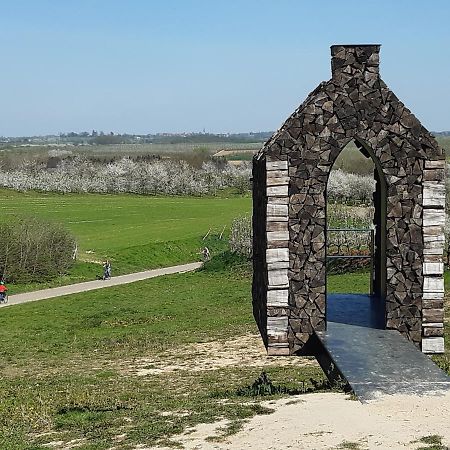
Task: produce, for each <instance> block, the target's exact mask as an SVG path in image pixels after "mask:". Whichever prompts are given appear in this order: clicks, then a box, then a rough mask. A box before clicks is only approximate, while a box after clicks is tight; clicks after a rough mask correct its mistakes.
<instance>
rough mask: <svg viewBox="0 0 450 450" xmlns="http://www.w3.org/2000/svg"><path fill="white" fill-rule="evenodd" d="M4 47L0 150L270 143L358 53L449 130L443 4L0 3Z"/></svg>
mask: <svg viewBox="0 0 450 450" xmlns="http://www.w3.org/2000/svg"><path fill="white" fill-rule="evenodd" d="M0 42H1V43H2V45H1V53H0V61H1V69H0V92H1V95H0V136H1V135H3V136H15V135H33V134H46V133H59V132H66V131H83V130H87V131H90V130H92V129H96V130H103V131H105V132H109V131H114V132H133V133H152V132H165V131H167V132H183V131H201V130H203V129H205V130H206V131H209V132H241V131H259V130H274V129H276V128H278V126H279V125H280V124H281V123H282V122H283V121H284V120H285V118H286V117H287V116H288V115H289V114H290V113H291V112H292V111H293V109H295V108H296V107H297V106H298V104H300V103H301V102H302V101H303V99H304V98H305V97H306V95H307V94H308V93H309V92H310V91H311V90H312V89H314V88H315V87H316V86H317V84H319V83H320V82H321V81H324V80H327V79H329V78H330V76H331V73H330V49H329V47H330V45H332V44H353V43H380V44H382V48H381V75H382V77H383V79H384V80H385V82H386V83H387V84H388V86H389V87H391V89H393V90H394V92H395V93H396V94H397V96H398V97H399V98H400V99H401V100H402V101H403V102H404V103H405V104H406V106H408V107H409V108H410V109H411V110H412V111H413V112H414V113H415V114H416V116H417V117H418V118H419V119H420V120H422V122H423V124H424V125H425V126H426V127H427V128H428V129H430V130H435V131H440V130H450V107H449V105H450V2H449V1H448V0H445V1H444V0H433V1H427V2H425V1H423V0H409V1H406V0H405V1H404V0H396V1H394V0H391V1H385V0H378V1H371V0H364V1H363V0H360V1H352V0H340V1H332V0H328V1H325V0H315V1H301V0H296V1H291V0H272V1H267V0H258V1H256V0H255V1H253V0H240V1H238V0H228V1H225V0H224V1H222V0H209V1H206V0H205V1H202V0H191V1H190V0H185V1H182V0H164V1H153V0H147V1H144V0H127V1H123V0H121V1H116V0H29V1H25V0H0Z"/></svg>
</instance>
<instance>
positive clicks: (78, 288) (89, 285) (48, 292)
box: [0, 262, 202, 308]
mask: <svg viewBox="0 0 450 450" xmlns="http://www.w3.org/2000/svg"><path fill="white" fill-rule="evenodd" d="M201 265H202V263H201V262H195V263H190V264H182V265H179V266H172V267H165V268H162V269H154V270H147V271H145V272H136V273H130V274H128V275H120V276H117V277H112V278H111V279H110V280H95V281H86V282H84V283H77V284H70V285H68V286H61V287H56V288H51V289H42V290H40V291H34V292H26V293H24V294H16V295H10V296H9V301H8V303H2V304H0V308H4V307H6V306H12V305H18V304H20V303H28V302H35V301H37V300H44V299H46V298H52V297H60V296H62V295H68V294H77V293H79V292H86V291H92V290H94V289H102V288H107V287H111V286H118V285H120V284H128V283H134V282H136V281H142V280H147V279H148V278H154V277H159V276H161V275H169V274H173V273H183V272H191V271H193V270H195V269H198V268H200V267H201Z"/></svg>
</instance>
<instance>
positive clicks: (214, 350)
mask: <svg viewBox="0 0 450 450" xmlns="http://www.w3.org/2000/svg"><path fill="white" fill-rule="evenodd" d="M305 365H314V366H315V365H317V362H316V361H315V359H308V358H301V357H296V358H293V357H289V356H285V357H283V356H277V357H273V356H272V357H270V356H267V353H266V349H265V347H264V345H263V343H262V340H261V337H260V336H259V335H256V334H252V335H245V336H241V337H239V338H237V339H233V340H228V341H213V342H204V343H199V344H190V345H185V346H181V347H177V348H176V349H174V350H168V351H167V352H165V353H164V354H162V355H158V356H154V357H153V356H152V357H145V358H139V359H135V360H133V361H125V362H124V363H122V364H121V366H122V367H123V370H126V371H127V372H128V373H130V372H131V373H133V374H134V375H138V376H145V375H159V374H162V373H168V372H174V371H177V370H188V371H191V372H200V371H205V370H217V369H222V368H226V367H270V366H277V367H280V366H283V367H287V366H291V367H299V366H305Z"/></svg>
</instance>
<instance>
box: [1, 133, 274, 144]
mask: <svg viewBox="0 0 450 450" xmlns="http://www.w3.org/2000/svg"><path fill="white" fill-rule="evenodd" d="M272 133H273V132H272V131H259V132H247V133H219V134H215V133H206V132H200V133H198V132H197V133H193V132H186V133H156V134H128V133H125V134H115V133H114V132H112V131H111V132H104V131H97V130H92V131H91V132H88V131H83V132H80V133H76V132H68V133H60V134H58V135H55V134H50V135H45V136H20V137H1V136H0V145H2V146H8V147H34V146H36V147H37V146H52V145H54V146H58V147H61V146H65V145H66V146H78V145H83V146H84V145H113V144H178V143H202V142H230V143H233V142H236V143H237V142H239V143H242V142H244V143H245V142H249V143H251V142H263V141H265V140H267V139H268V138H269V137H270V136H271V135H272Z"/></svg>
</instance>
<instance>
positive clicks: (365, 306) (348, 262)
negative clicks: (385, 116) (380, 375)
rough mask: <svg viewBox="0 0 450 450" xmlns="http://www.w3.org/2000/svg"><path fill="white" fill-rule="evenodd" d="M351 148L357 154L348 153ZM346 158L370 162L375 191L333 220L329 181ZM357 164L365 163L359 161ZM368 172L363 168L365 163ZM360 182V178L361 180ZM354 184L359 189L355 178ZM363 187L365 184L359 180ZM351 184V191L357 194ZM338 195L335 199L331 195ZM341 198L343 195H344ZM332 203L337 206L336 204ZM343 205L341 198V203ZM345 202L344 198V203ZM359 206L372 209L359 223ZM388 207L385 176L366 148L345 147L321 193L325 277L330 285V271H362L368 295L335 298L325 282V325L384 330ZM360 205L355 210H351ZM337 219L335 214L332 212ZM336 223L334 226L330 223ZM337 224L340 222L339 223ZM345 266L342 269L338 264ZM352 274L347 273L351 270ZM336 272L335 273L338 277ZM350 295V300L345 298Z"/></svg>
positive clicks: (363, 191) (357, 141)
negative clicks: (360, 326)
mask: <svg viewBox="0 0 450 450" xmlns="http://www.w3.org/2000/svg"><path fill="white" fill-rule="evenodd" d="M351 146H354V147H355V148H351ZM344 152H345V153H347V154H349V153H351V152H357V153H356V154H358V155H361V157H363V158H364V160H367V161H370V166H371V172H372V175H373V180H374V184H373V186H365V187H362V188H361V191H360V192H359V195H354V194H355V193H354V192H350V193H349V194H351V195H352V196H353V200H359V202H360V203H358V202H356V203H353V209H351V207H350V208H348V211H347V212H344V214H346V215H347V217H346V216H345V215H344V216H343V217H339V214H342V210H343V209H344V208H346V207H341V210H340V211H339V209H338V211H337V216H338V217H332V214H331V213H330V209H331V208H333V206H332V205H330V203H331V202H330V192H329V188H330V177H331V176H332V173H333V168H334V167H335V166H336V165H338V166H341V167H343V166H344V165H345V164H343V160H342V159H341V156H342V155H343V154H344ZM359 163H364V161H361V159H360V160H359ZM365 164H366V166H367V163H365ZM339 176H340V177H342V178H343V179H342V180H336V181H337V184H339V182H344V183H345V182H347V183H348V181H349V180H345V178H346V176H347V175H345V174H344V173H341V174H339ZM360 176H361V175H360ZM355 178H356V179H354V180H353V183H354V184H355V183H358V178H357V177H355ZM359 181H361V182H362V181H363V180H359ZM358 188H359V187H358V186H357V185H356V184H355V185H354V186H350V189H358ZM335 194H336V193H334V195H335ZM342 195H343V196H344V195H345V190H344V192H343V193H342ZM335 200H338V199H336V198H335ZM340 200H341V201H342V200H344V198H341V199H340ZM347 201H348V198H347ZM361 204H363V205H364V206H365V207H366V208H370V213H369V215H370V217H364V218H363V219H362V218H361V217H360V218H358V212H359V211H358V206H360V205H361ZM386 204H387V183H386V177H385V175H384V173H383V168H382V165H381V163H380V160H379V159H378V157H377V156H376V155H375V152H374V151H373V150H372V149H371V148H370V146H369V145H367V143H365V142H364V141H362V140H360V139H354V140H351V141H349V142H348V143H347V144H345V145H344V146H343V147H342V148H341V149H340V151H339V152H338V153H337V154H336V157H335V158H334V160H333V161H332V164H331V167H330V171H329V173H328V180H327V183H326V189H325V218H326V222H325V252H326V270H325V277H326V280H327V281H328V277H329V273H330V272H332V270H330V269H331V268H333V267H334V268H335V269H336V267H339V266H341V267H342V266H343V272H348V271H349V270H350V271H351V267H357V268H365V269H366V270H367V272H368V273H367V286H366V292H364V293H361V292H360V291H358V292H357V293H355V291H354V290H353V289H352V286H351V285H348V286H346V289H345V294H343V293H342V291H341V292H340V293H336V292H333V289H332V288H330V286H329V284H328V282H327V283H326V320H327V321H338V322H345V323H352V324H359V325H364V326H372V327H376V328H385V326H386V305H385V301H386ZM355 205H358V206H355ZM334 213H336V211H334ZM333 220H334V221H333ZM339 220H341V222H340V223H339ZM343 261H345V263H344V264H340V263H342V262H343ZM349 268H350V269H349ZM338 272H339V271H338ZM348 294H352V296H349V295H348Z"/></svg>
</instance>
